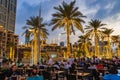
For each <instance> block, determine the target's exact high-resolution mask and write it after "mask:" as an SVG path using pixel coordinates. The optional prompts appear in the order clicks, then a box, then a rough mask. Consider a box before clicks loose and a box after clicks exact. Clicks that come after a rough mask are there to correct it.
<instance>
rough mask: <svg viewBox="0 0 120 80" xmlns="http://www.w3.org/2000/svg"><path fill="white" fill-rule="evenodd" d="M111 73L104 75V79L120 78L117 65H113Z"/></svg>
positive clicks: (115, 79)
mask: <svg viewBox="0 0 120 80" xmlns="http://www.w3.org/2000/svg"><path fill="white" fill-rule="evenodd" d="M109 73H110V74H106V75H104V76H103V80H120V76H119V75H118V74H117V73H118V72H117V68H116V67H111V68H110V71H109Z"/></svg>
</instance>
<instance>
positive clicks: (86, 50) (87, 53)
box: [85, 42, 90, 57]
mask: <svg viewBox="0 0 120 80" xmlns="http://www.w3.org/2000/svg"><path fill="white" fill-rule="evenodd" d="M85 53H86V56H87V57H89V56H90V55H89V51H88V48H87V43H86V42H85Z"/></svg>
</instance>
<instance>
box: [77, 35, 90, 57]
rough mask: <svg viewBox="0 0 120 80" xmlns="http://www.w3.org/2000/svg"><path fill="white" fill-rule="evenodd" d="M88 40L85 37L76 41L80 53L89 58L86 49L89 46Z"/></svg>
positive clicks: (82, 36)
mask: <svg viewBox="0 0 120 80" xmlns="http://www.w3.org/2000/svg"><path fill="white" fill-rule="evenodd" d="M90 40H91V39H89V38H88V37H87V36H86V35H81V36H79V40H78V43H79V48H80V51H82V52H83V53H85V54H84V56H90V55H89V51H88V47H89V45H91V42H90Z"/></svg>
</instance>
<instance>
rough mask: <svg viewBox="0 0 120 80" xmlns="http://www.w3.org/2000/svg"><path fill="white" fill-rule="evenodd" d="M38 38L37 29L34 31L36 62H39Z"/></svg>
mask: <svg viewBox="0 0 120 80" xmlns="http://www.w3.org/2000/svg"><path fill="white" fill-rule="evenodd" d="M37 43H38V40H37V31H35V32H34V61H33V62H34V64H37V62H38V61H37V54H38V47H37V45H38V44H37Z"/></svg>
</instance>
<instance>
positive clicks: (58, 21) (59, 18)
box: [50, 1, 85, 58]
mask: <svg viewBox="0 0 120 80" xmlns="http://www.w3.org/2000/svg"><path fill="white" fill-rule="evenodd" d="M74 6H75V1H72V2H70V4H67V3H66V2H64V1H63V3H62V5H59V6H58V7H54V9H55V10H56V13H54V14H52V16H53V19H52V20H51V23H50V25H53V27H52V31H53V30H55V29H56V28H64V30H66V33H67V55H66V58H68V56H69V55H70V34H71V33H72V32H73V34H75V31H74V27H76V28H77V29H78V30H80V31H82V32H83V28H82V25H81V22H83V23H84V21H83V20H82V19H81V18H82V17H85V16H83V14H82V13H81V12H80V11H78V7H74Z"/></svg>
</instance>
